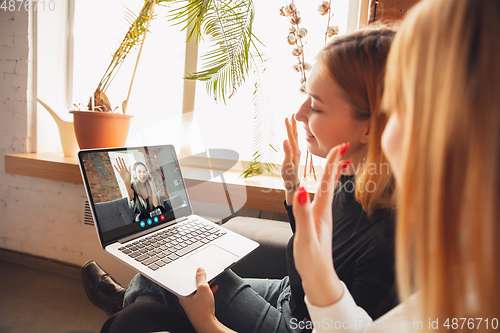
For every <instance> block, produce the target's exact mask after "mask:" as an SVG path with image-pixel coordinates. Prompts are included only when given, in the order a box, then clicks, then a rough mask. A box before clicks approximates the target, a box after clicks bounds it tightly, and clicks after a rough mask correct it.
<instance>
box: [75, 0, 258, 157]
mask: <svg viewBox="0 0 500 333" xmlns="http://www.w3.org/2000/svg"><path fill="white" fill-rule="evenodd" d="M166 3H168V4H169V6H170V17H169V19H170V20H171V21H173V22H174V24H182V25H183V27H182V30H185V29H188V31H189V33H188V38H187V40H186V43H188V42H189V41H190V40H191V39H192V38H194V40H195V42H196V43H198V42H199V41H200V40H201V38H202V35H205V36H207V37H208V41H209V43H211V45H210V46H209V49H208V51H207V52H206V53H205V54H204V55H202V56H201V57H200V58H201V59H202V61H203V63H202V65H201V70H200V71H198V72H196V73H188V74H187V75H186V77H185V79H191V80H200V81H203V82H205V84H206V87H207V92H208V93H209V94H210V95H211V96H212V97H213V98H214V99H215V101H220V100H222V101H225V99H226V98H229V97H231V95H233V94H234V93H235V92H236V91H237V89H238V88H239V86H240V85H241V84H243V82H245V78H246V77H247V76H248V75H249V73H250V71H251V63H254V64H255V63H256V62H257V61H258V60H259V59H260V60H262V59H261V56H260V53H259V51H258V50H257V47H256V44H255V40H257V39H256V38H255V36H254V35H253V33H252V23H253V18H254V7H253V1H252V0H221V1H206V0H190V1H188V2H186V1H175V0H145V2H144V6H143V7H142V9H141V12H140V13H139V14H138V15H137V17H136V18H134V15H133V14H132V13H130V15H129V17H130V21H131V25H130V28H129V30H128V31H127V34H126V35H125V38H124V39H123V41H122V43H121V44H120V46H119V48H118V50H117V51H116V52H115V53H114V54H113V59H112V61H111V63H110V65H109V66H108V68H107V70H106V72H105V73H104V75H103V77H102V79H101V81H100V82H99V84H98V85H97V88H96V90H95V92H94V94H93V95H92V97H91V98H90V99H89V102H88V105H87V106H86V108H85V110H75V111H71V113H73V115H74V126H75V134H76V137H77V141H78V145H79V146H80V148H81V149H85V148H94V147H99V148H100V147H113V146H123V145H124V144H125V141H126V138H127V133H128V129H129V126H130V119H131V118H132V116H131V115H127V114H126V110H127V104H128V100H129V97H130V91H131V88H132V84H133V80H134V76H135V72H136V69H137V64H138V61H139V58H140V54H141V50H142V46H143V45H144V41H145V38H146V33H147V31H148V27H149V24H150V21H151V20H152V19H153V18H154V16H153V12H154V7H155V5H157V4H159V5H165V4H166ZM257 41H258V40H257ZM139 43H141V45H140V49H139V54H138V57H137V61H136V65H135V69H134V73H133V75H132V80H131V83H130V88H129V92H128V95H127V99H126V100H125V101H124V102H123V103H122V113H118V112H115V111H116V109H117V108H114V109H112V107H111V105H110V102H109V100H108V98H107V97H106V89H107V88H108V87H109V85H110V84H111V82H112V80H113V78H114V77H115V75H116V72H117V71H118V69H119V68H120V65H121V64H122V63H123V61H124V60H125V57H126V56H127V55H128V54H129V53H130V51H131V50H132V49H133V48H134V46H136V45H138V44H139ZM255 67H256V66H255ZM115 121H116V122H118V123H117V124H115V123H114V122H115ZM111 122H113V123H111ZM118 128H121V129H120V131H119V133H118V134H117V135H116V137H114V133H115V130H116V129H118ZM110 139H112V140H111V141H110ZM102 140H107V141H102Z"/></svg>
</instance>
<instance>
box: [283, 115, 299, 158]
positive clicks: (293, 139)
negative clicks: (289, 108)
mask: <svg viewBox="0 0 500 333" xmlns="http://www.w3.org/2000/svg"><path fill="white" fill-rule="evenodd" d="M285 124H286V134H287V136H288V143H289V144H290V147H291V151H292V154H293V162H294V163H298V162H299V159H300V149H299V144H298V142H297V138H298V135H297V123H296V122H295V118H294V116H292V123H290V121H289V120H288V118H286V119H285Z"/></svg>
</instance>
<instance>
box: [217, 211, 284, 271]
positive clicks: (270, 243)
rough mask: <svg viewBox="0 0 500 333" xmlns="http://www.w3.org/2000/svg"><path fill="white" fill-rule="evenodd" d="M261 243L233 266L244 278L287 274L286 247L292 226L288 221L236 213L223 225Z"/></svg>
mask: <svg viewBox="0 0 500 333" xmlns="http://www.w3.org/2000/svg"><path fill="white" fill-rule="evenodd" d="M223 226H224V227H225V228H227V229H229V230H231V231H234V232H236V233H238V234H240V235H242V236H245V237H248V238H250V239H252V240H254V241H256V242H258V243H259V244H260V246H259V247H258V248H257V249H255V250H254V251H253V252H251V253H250V254H248V255H247V256H246V257H245V258H243V259H242V260H240V261H239V262H238V263H236V264H235V265H234V266H233V267H232V268H231V269H232V270H233V271H234V272H235V273H236V274H238V275H239V276H241V277H243V278H273V279H280V278H283V277H284V276H286V275H287V274H288V273H287V267H286V247H287V244H288V241H289V239H290V237H292V230H291V228H290V225H289V224H288V222H282V221H273V220H266V219H258V218H253V217H242V216H238V217H234V218H232V219H231V220H229V221H228V222H226V223H225V224H224V225H223Z"/></svg>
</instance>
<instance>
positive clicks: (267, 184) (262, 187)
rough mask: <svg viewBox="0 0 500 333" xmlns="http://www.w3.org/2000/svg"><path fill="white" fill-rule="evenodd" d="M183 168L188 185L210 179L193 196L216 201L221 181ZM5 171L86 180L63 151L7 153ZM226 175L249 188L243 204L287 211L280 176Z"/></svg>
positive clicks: (78, 181)
mask: <svg viewBox="0 0 500 333" xmlns="http://www.w3.org/2000/svg"><path fill="white" fill-rule="evenodd" d="M181 165H182V166H183V168H182V172H183V174H184V178H185V181H186V185H187V187H188V188H189V187H191V186H195V185H198V184H201V183H202V182H204V183H206V186H203V190H202V191H196V192H193V193H191V192H190V193H189V196H190V198H191V200H195V201H201V202H208V203H217V202H215V201H214V202H212V201H211V200H212V199H213V198H212V196H211V195H210V193H211V192H210V191H211V189H210V186H211V184H212V186H217V181H216V180H213V181H209V182H206V181H204V180H203V177H202V176H201V174H205V172H203V170H202V169H201V168H199V167H198V168H197V167H192V166H186V165H183V164H181ZM5 172H6V173H10V174H16V175H22V176H29V177H36V178H43V179H50V180H56V181H62V182H68V183H73V184H83V181H82V177H81V174H80V167H79V165H78V158H77V157H64V156H63V155H62V153H43V154H36V153H31V154H15V155H5ZM224 179H225V182H226V185H227V190H228V191H229V192H231V187H235V189H239V190H241V187H244V188H245V189H246V194H247V200H246V203H245V205H244V206H243V208H248V209H255V210H262V211H268V212H274V213H284V214H286V211H285V209H284V207H283V200H284V197H285V193H284V192H285V190H284V188H283V182H282V179H281V177H279V176H271V175H263V176H256V177H252V178H250V179H242V178H240V172H239V171H232V170H229V171H226V172H225V173H224Z"/></svg>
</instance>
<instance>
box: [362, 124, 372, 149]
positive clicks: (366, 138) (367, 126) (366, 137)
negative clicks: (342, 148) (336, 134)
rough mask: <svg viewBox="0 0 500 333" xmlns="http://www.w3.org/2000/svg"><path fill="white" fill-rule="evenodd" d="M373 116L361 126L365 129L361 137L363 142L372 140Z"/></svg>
mask: <svg viewBox="0 0 500 333" xmlns="http://www.w3.org/2000/svg"><path fill="white" fill-rule="evenodd" d="M370 120H371V118H370V119H367V120H365V123H364V124H363V126H361V128H362V129H363V132H362V134H361V138H360V141H361V143H362V144H365V145H366V144H368V142H369V141H370V125H371V121H370Z"/></svg>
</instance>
